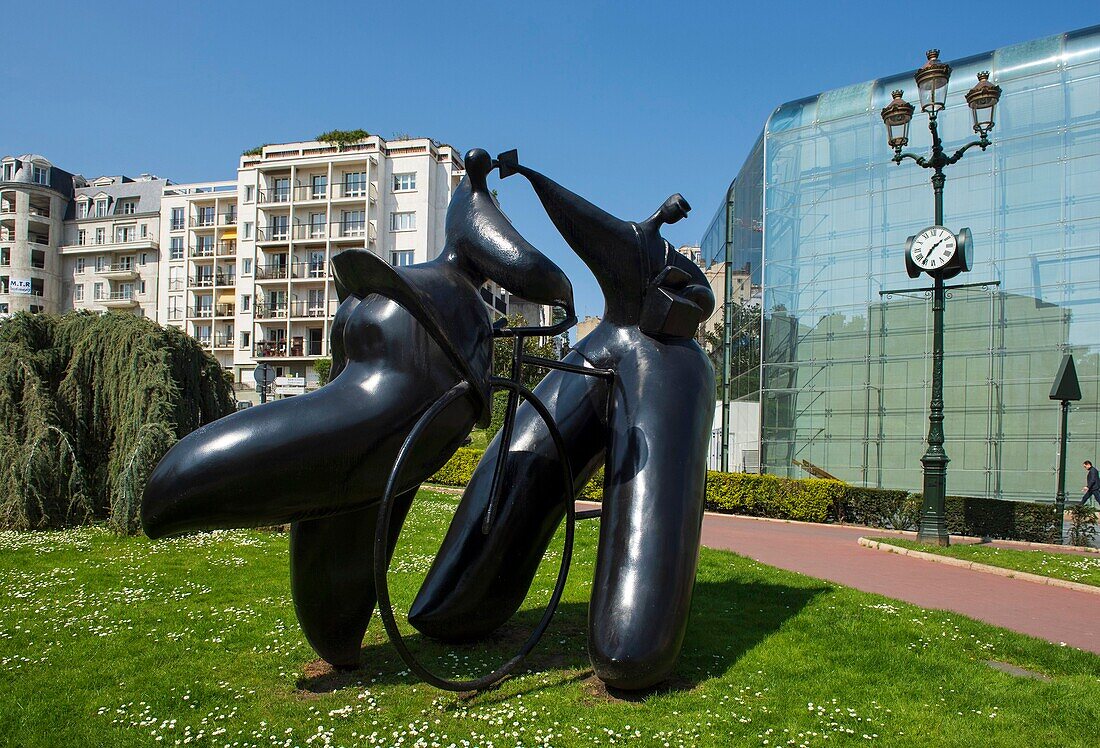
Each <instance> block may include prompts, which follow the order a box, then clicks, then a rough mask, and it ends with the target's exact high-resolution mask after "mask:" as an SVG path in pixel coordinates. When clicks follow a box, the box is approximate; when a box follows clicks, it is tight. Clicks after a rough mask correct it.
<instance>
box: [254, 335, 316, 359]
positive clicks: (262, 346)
mask: <svg viewBox="0 0 1100 748" xmlns="http://www.w3.org/2000/svg"><path fill="white" fill-rule="evenodd" d="M252 355H253V356H255V357H256V358H305V357H306V356H320V355H321V349H320V346H314V349H313V350H312V351H311V350H309V349H308V348H307V346H306V343H305V341H304V339H303V338H300V337H295V338H291V342H290V344H289V345H287V342H286V341H285V340H262V341H260V342H259V343H256V344H255V345H253V346H252Z"/></svg>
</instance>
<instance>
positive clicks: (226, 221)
mask: <svg viewBox="0 0 1100 748" xmlns="http://www.w3.org/2000/svg"><path fill="white" fill-rule="evenodd" d="M218 225H219V226H236V225H237V213H236V211H233V212H230V213H220V214H219V215H218Z"/></svg>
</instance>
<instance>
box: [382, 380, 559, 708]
mask: <svg viewBox="0 0 1100 748" xmlns="http://www.w3.org/2000/svg"><path fill="white" fill-rule="evenodd" d="M489 381H490V384H491V385H492V387H493V389H507V390H510V391H512V392H514V393H516V394H517V395H519V397H520V398H521V399H523V400H525V401H527V402H528V403H530V405H531V407H533V408H534V409H535V410H536V411H537V412H538V414H539V416H540V417H541V418H542V420H543V421H544V422H545V423H546V428H547V430H548V431H549V432H550V437H551V439H553V441H554V446H555V448H556V449H557V451H558V454H559V455H560V456H561V469H562V479H563V480H564V481H565V499H566V501H565V542H564V544H563V547H562V554H561V565H560V566H559V567H558V578H557V582H556V583H555V584H554V591H553V593H552V594H551V595H550V602H549V603H547V605H546V609H545V610H544V611H543V614H542V618H541V620H539V622H538V625H537V626H535V628H534V630H533V631H532V632H531V634H530V636H528V637H527V641H525V642H524V643H523V646H522V647H520V649H519V651H518V652H517V653H516V654H515V655H513V656H512V657H511V658H510V659H509V660H508V661H507V662H505V663H504V664H503V665H501V666H500V667H498V668H497V669H496V670H494V671H493V672H491V673H489V674H488V675H483V676H482V677H480V678H474V679H471V680H448V679H446V678H441V677H439V676H438V675H436V674H435V673H433V672H431V671H430V670H428V669H427V668H426V667H425V666H424V665H422V664H421V663H420V661H419V660H417V659H416V656H415V655H413V653H412V651H410V650H409V647H408V645H407V644H406V643H405V638H404V636H403V635H402V634H401V630H400V629H399V628H398V626H397V620H396V618H395V616H394V612H393V604H392V603H391V601H390V588H389V580H388V579H387V574H388V572H389V566H390V562H389V558H388V555H387V553H386V548H387V542H388V540H389V537H390V535H389V533H390V522H391V519H392V515H393V500H394V496H395V495H396V493H397V485H398V481H399V478H400V477H401V469H402V467H403V466H404V463H405V458H406V456H407V455H408V454H409V453H410V452H411V451H412V448H413V445H414V444H415V443H416V441H417V439H419V438H420V435H421V433H422V432H424V431H425V430H426V429H427V428H428V426H429V425H431V422H432V421H433V420H434V418H435V417H436V415H438V414H439V413H440V412H442V411H443V409H444V408H446V407H447V406H448V405H450V404H451V403H452V402H454V401H455V400H456V399H457V398H459V397H462V396H463V395H465V394H466V393H467V392H468V391H469V389H470V385H469V383H468V382H460V383H458V384H456V385H455V386H454V387H453V388H451V390H450V391H448V392H447V393H446V394H444V395H443V396H442V397H441V398H440V399H439V400H437V401H436V402H435V404H434V405H432V406H431V407H430V408H428V410H427V411H425V412H424V415H422V416H421V417H420V420H419V421H417V422H416V425H415V426H413V428H412V431H410V432H409V435H408V436H407V437H405V442H404V443H403V444H402V445H401V450H400V451H399V452H398V453H397V459H396V460H395V461H394V464H393V469H392V470H391V471H390V477H389V480H388V481H387V483H386V490H385V492H384V493H383V494H382V501H381V503H380V504H379V507H378V523H377V525H376V528H375V543H374V575H375V589H376V591H377V595H378V615H379V616H380V617H381V619H382V625H383V626H384V627H385V629H386V634H387V635H388V636H389V638H390V642H391V643H392V644H393V646H394V649H396V650H397V653H398V654H399V655H400V656H401V659H402V660H403V661H404V663H405V664H406V665H408V667H409V669H411V670H412V671H413V672H414V673H416V674H417V675H419V676H420V677H421V678H423V679H424V680H425V681H427V682H428V683H430V684H432V685H433V686H435V687H436V688H440V689H443V690H445V691H484V690H486V689H488V688H491V687H492V686H494V685H496V684H497V683H499V682H500V681H502V680H504V679H505V678H506V677H508V676H509V675H510V674H512V673H513V672H515V670H516V668H518V667H519V665H520V664H521V663H522V662H523V660H524V659H526V657H527V655H529V654H531V651H532V650H534V648H535V647H536V646H537V645H538V643H539V640H540V639H542V635H543V634H544V633H546V629H547V627H548V626H549V625H550V621H551V619H552V618H553V617H554V612H555V611H556V610H557V608H558V603H559V602H561V597H562V594H563V593H564V592H565V583H566V580H567V578H568V576H569V566H570V563H571V562H572V559H573V540H574V535H575V533H576V520H577V517H576V495H575V491H574V487H573V470H572V468H571V467H570V465H569V456H568V453H567V451H566V449H565V440H564V439H563V438H562V436H561V432H559V431H558V427H557V425H556V424H555V423H554V419H553V417H552V416H551V415H550V411H549V410H547V408H546V406H545V405H544V404H543V403H542V401H541V400H539V399H538V397H536V396H535V394H534V393H533V392H531V390H529V389H527V388H526V387H524V386H523V385H522V384H520V383H519V382H514V381H512V380H510V379H502V378H500V377H492V378H491V379H490V380H489ZM507 456H508V451H507V450H504V451H502V452H501V455H500V458H499V459H500V460H501V461H503V460H505V459H507ZM498 467H499V465H498ZM398 532H400V529H399V530H398ZM394 542H395V543H396V538H394Z"/></svg>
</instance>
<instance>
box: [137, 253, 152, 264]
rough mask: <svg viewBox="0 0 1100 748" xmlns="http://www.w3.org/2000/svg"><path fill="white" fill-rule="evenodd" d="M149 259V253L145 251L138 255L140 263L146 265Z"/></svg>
mask: <svg viewBox="0 0 1100 748" xmlns="http://www.w3.org/2000/svg"><path fill="white" fill-rule="evenodd" d="M148 261H149V255H148V254H146V253H145V252H142V253H141V254H140V255H138V265H144V264H145V263H146V262H148Z"/></svg>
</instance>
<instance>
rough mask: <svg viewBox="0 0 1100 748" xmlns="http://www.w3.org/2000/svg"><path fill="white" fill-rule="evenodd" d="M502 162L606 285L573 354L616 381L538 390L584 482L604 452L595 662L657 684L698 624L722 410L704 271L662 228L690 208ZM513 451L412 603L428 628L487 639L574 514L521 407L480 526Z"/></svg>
mask: <svg viewBox="0 0 1100 748" xmlns="http://www.w3.org/2000/svg"><path fill="white" fill-rule="evenodd" d="M498 161H499V163H500V173H501V176H502V177H506V176H509V175H510V174H513V173H518V174H522V175H523V176H524V177H526V178H527V179H528V180H529V181H530V183H531V185H532V186H533V187H534V189H535V192H536V193H537V195H538V197H539V199H540V200H541V202H542V204H543V206H544V207H545V209H546V211H547V213H548V214H549V216H550V218H551V220H552V221H553V222H554V225H555V226H556V227H557V229H558V231H559V232H560V233H561V234H562V236H563V237H564V239H565V240H566V242H567V243H568V244H569V246H570V247H571V248H572V249H573V251H574V252H576V253H577V255H578V256H579V257H580V258H581V259H582V260H583V261H584V263H585V264H586V265H587V266H588V267H589V269H591V270H592V273H593V274H594V275H595V276H596V280H597V281H598V282H599V284H600V288H601V290H602V291H603V294H604V298H605V303H606V308H605V311H604V315H603V320H602V321H601V323H600V324H599V325H598V326H597V327H596V329H595V330H593V331H592V333H591V334H589V335H588V336H586V337H585V338H584V339H583V340H581V341H579V342H578V343H577V345H576V347H575V348H574V349H573V350H572V351H571V352H570V353H569V355H568V357H567V358H566V361H569V362H571V363H574V364H577V365H581V366H591V367H594V368H602V369H613V370H614V371H615V372H616V374H617V376H616V378H615V380H614V384H613V385H609V384H608V383H607V381H606V380H603V379H598V378H592V377H581V376H576V375H571V374H568V373H564V372H560V371H554V372H551V373H550V374H548V375H547V376H546V378H545V379H543V380H542V382H541V383H540V384H539V386H538V387H537V388H536V389H535V394H536V395H537V396H538V397H539V398H540V399H541V400H542V401H543V402H544V403H545V404H546V406H547V408H548V409H549V410H550V412H551V414H552V415H553V417H554V420H555V421H556V423H557V425H558V428H559V429H560V431H561V433H562V435H563V436H564V437H565V441H566V444H567V449H568V452H569V460H570V463H571V465H572V466H573V470H574V480H575V484H576V488H577V489H578V490H579V488H580V487H581V486H583V485H584V484H585V483H586V482H587V481H588V479H589V477H590V476H591V475H592V473H593V471H594V470H595V469H596V468H598V467H599V466H600V465H603V464H604V463H605V462H606V473H605V485H604V493H603V515H602V520H601V527H600V541H599V552H598V555H597V559H596V577H595V580H594V581H593V584H592V600H591V603H590V608H589V616H588V621H589V635H588V642H589V655H590V657H591V659H592V665H593V668H594V669H595V671H596V674H597V675H598V676H599V677H600V678H601V679H602V680H603V681H604V682H606V683H607V684H608V685H610V686H613V687H616V688H621V689H644V688H648V687H651V686H653V685H655V684H657V683H659V682H661V681H663V680H665V679H666V678H667V677H668V676H669V675H670V674H671V672H672V670H673V668H674V667H675V664H676V660H677V657H678V655H679V652H680V647H681V644H682V642H683V638H684V631H685V629H686V626H687V618H688V612H689V609H690V607H691V596H692V588H693V585H694V581H695V567H696V561H697V558H698V553H699V535H700V527H701V524H702V519H703V502H704V488H705V480H706V457H707V448H708V443H709V439H710V430H711V421H712V417H713V416H712V413H713V409H714V369H713V367H712V366H711V363H710V359H709V358H708V357H707V355H706V354H705V353H704V352H703V350H702V348H701V347H700V346H699V344H698V343H696V342H695V340H694V335H695V334H696V331H697V329H698V326H699V324H700V323H701V322H702V321H703V320H705V319H706V318H707V317H709V316H710V314H711V312H712V311H713V309H714V296H713V293H712V292H711V290H710V286H709V285H708V283H707V280H706V276H704V275H703V273H702V271H701V270H700V269H699V268H698V267H696V266H695V265H694V264H693V263H692V262H690V261H689V260H688V259H687V258H685V257H684V256H683V255H681V254H680V253H678V252H676V250H675V249H674V248H673V247H672V245H671V244H669V243H668V242H667V241H665V239H664V238H663V237H662V236H661V234H660V228H661V225H662V224H666V223H675V222H676V221H678V220H680V219H681V218H683V217H684V216H685V215H686V214H687V211H688V210H689V206H688V204H687V202H686V201H685V200H684V199H683V198H682V197H681V196H680V195H673V196H672V197H670V198H669V199H668V200H667V201H666V202H665V203H664V205H662V206H661V208H660V209H659V210H658V211H657V212H656V213H654V214H653V215H652V216H650V217H649V218H648V219H646V220H645V221H642V222H641V223H634V222H630V221H623V220H620V219H618V218H616V217H614V216H612V215H610V214H608V213H607V212H605V211H603V210H601V209H600V208H598V207H596V206H595V205H593V204H592V203H590V202H588V201H587V200H585V199H584V198H582V197H580V196H579V195H576V194H574V193H572V192H570V191H569V190H567V189H565V188H564V187H562V186H561V185H559V184H557V183H555V182H554V181H552V180H550V179H549V178H547V177H545V176H544V175H542V174H540V173H538V172H537V171H534V170H533V169H529V168H527V167H525V166H522V165H520V164H519V162H518V158H517V156H516V154H515V152H510V153H506V154H501V156H500V157H499V158H498ZM609 387H611V388H612V391H610V392H608V388H609ZM609 401H610V408H608V407H607V404H608V402H609ZM501 448H502V445H501V436H500V434H498V436H497V438H496V439H495V440H494V441H493V442H492V443H491V444H490V446H489V449H488V450H487V451H486V453H485V456H484V458H483V459H482V462H481V464H480V465H479V466H478V468H477V470H476V471H475V473H474V476H473V479H472V480H471V482H470V484H469V486H468V487H467V489H466V491H465V493H464V495H463V498H462V502H461V504H460V505H459V508H458V512H457V513H456V515H455V517H454V520H453V521H452V523H451V527H450V530H449V532H448V533H447V536H446V539H445V540H444V542H443V547H442V548H441V549H440V551H439V554H438V555H437V557H436V559H435V562H434V564H433V565H432V568H431V571H430V572H429V574H428V577H427V579H426V580H425V582H424V585H423V587H422V588H421V590H420V593H419V595H418V597H417V598H416V601H415V602H414V604H413V607H412V610H411V612H410V616H409V618H410V621H411V622H412V624H413V625H414V626H416V628H417V629H419V630H420V631H422V632H424V633H426V634H430V635H431V636H434V637H439V638H441V639H446V640H454V641H462V640H471V639H478V638H481V637H483V636H486V635H487V634H489V633H490V632H492V631H493V630H495V629H496V628H497V627H499V626H500V625H501V624H503V623H504V622H505V621H507V620H508V619H509V618H510V617H511V616H512V615H513V614H514V613H515V612H516V610H517V609H518V608H519V606H520V604H521V603H522V601H523V598H524V596H525V595H526V594H527V590H528V588H529V587H530V585H531V582H532V579H533V577H534V574H535V571H536V569H537V567H538V564H539V561H540V560H541V558H542V555H543V553H544V552H545V550H546V547H547V544H548V543H549V541H550V539H551V537H552V536H553V534H554V530H555V529H556V528H557V526H558V524H559V523H560V522H561V519H562V516H563V514H564V507H563V504H562V500H563V495H564V490H563V487H562V485H561V478H560V471H559V470H557V468H556V464H557V463H556V459H557V458H556V454H555V451H554V447H553V444H552V443H551V440H550V438H549V434H548V432H547V430H546V426H545V424H544V423H543V422H542V420H541V419H540V418H539V417H538V416H537V414H536V413H535V412H534V410H533V409H532V408H531V407H530V406H527V405H524V406H522V407H521V408H520V410H519V412H518V414H517V420H516V427H515V433H514V435H513V438H512V443H511V445H510V446H509V449H508V452H507V456H506V458H505V459H506V462H505V471H506V472H505V479H504V481H503V483H502V485H501V493H500V495H498V496H497V497H496V508H495V510H494V511H495V512H496V517H495V519H494V520H493V523H492V525H491V526H490V527H489V529H488V533H485V532H483V526H482V525H483V523H482V518H483V517H484V516H485V513H486V510H487V506H488V502H489V495H490V493H491V485H492V482H493V467H494V465H495V464H496V461H497V459H498V458H499V456H500V450H501Z"/></svg>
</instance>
